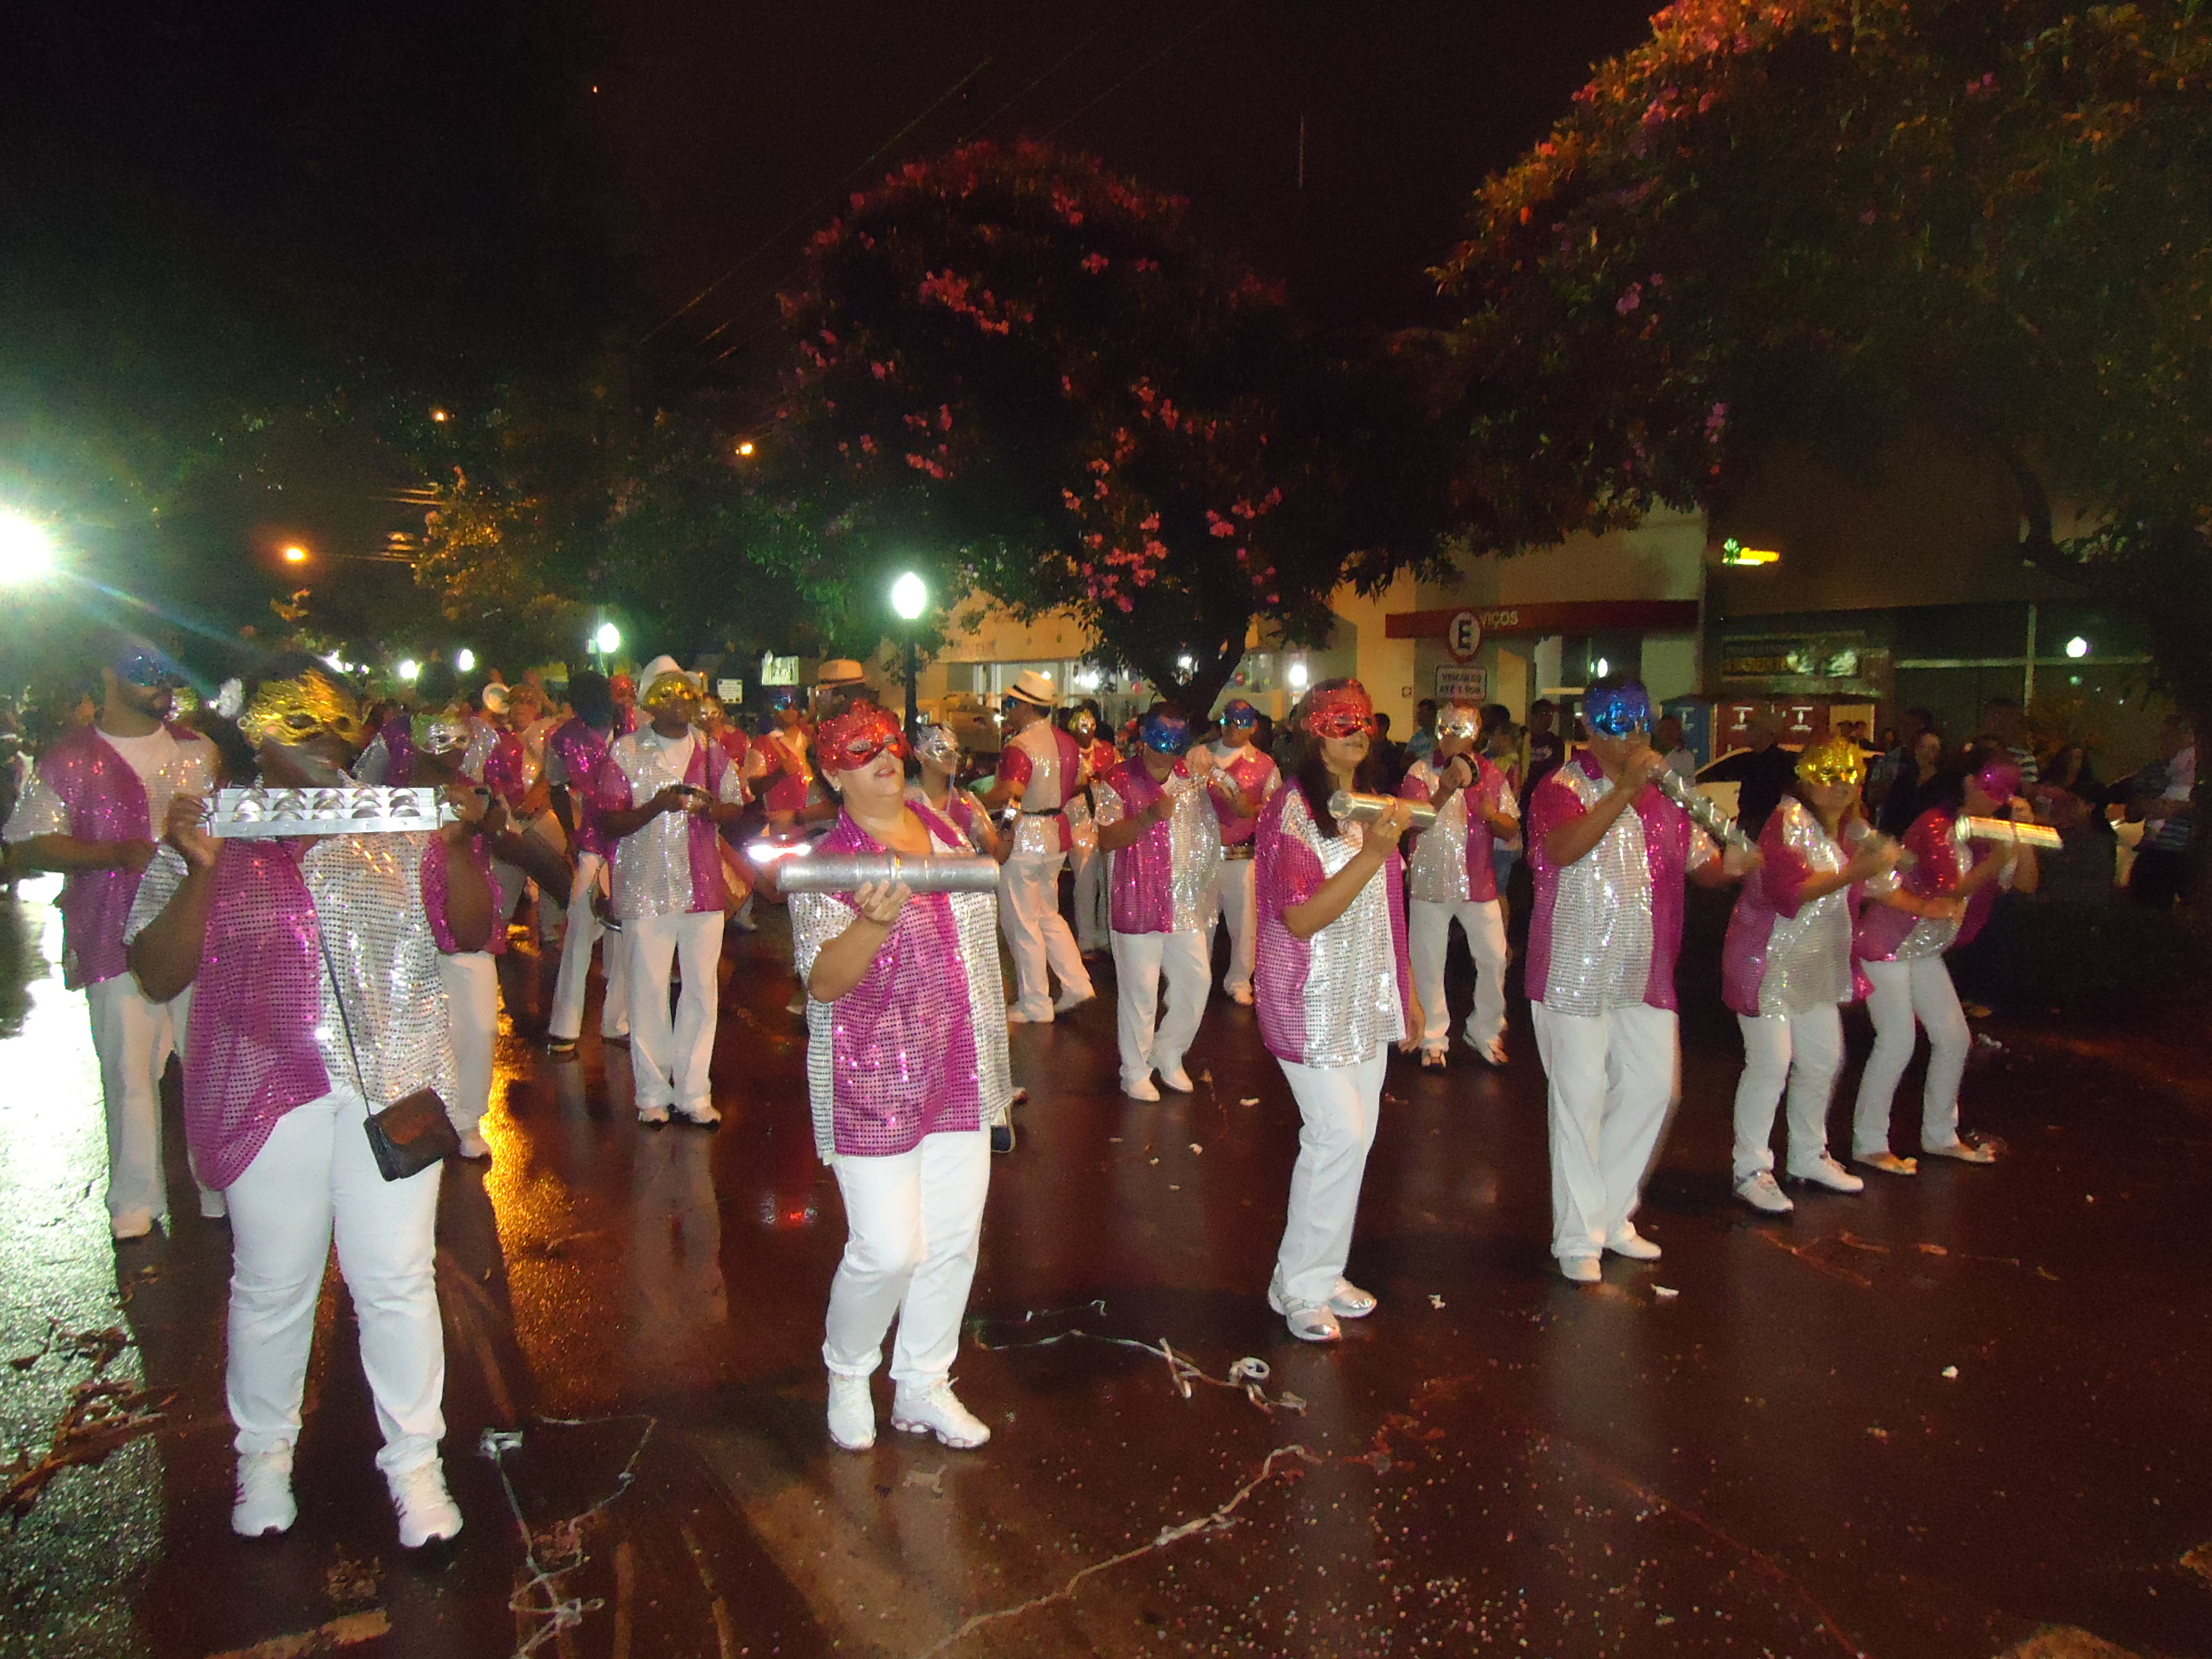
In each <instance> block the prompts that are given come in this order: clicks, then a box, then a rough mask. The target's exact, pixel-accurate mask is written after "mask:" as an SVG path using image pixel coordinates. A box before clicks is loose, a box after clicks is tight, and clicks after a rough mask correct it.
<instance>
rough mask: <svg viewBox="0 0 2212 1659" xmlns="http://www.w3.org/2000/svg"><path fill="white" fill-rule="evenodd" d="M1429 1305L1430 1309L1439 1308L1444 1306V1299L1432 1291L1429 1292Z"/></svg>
mask: <svg viewBox="0 0 2212 1659" xmlns="http://www.w3.org/2000/svg"><path fill="white" fill-rule="evenodd" d="M1429 1305H1430V1306H1431V1308H1441V1307H1443V1305H1444V1299H1443V1297H1440V1296H1438V1295H1437V1293H1436V1292H1435V1291H1430V1292H1429Z"/></svg>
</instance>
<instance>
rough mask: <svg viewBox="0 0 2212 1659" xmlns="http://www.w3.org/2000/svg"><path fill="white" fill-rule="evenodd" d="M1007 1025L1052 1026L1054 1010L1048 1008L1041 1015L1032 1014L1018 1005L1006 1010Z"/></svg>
mask: <svg viewBox="0 0 2212 1659" xmlns="http://www.w3.org/2000/svg"><path fill="white" fill-rule="evenodd" d="M1006 1024H1009V1025H1049V1024H1052V1010H1051V1009H1050V1008H1047V1009H1046V1010H1045V1011H1044V1012H1042V1013H1041V1014H1032V1013H1030V1012H1027V1011H1026V1010H1024V1008H1023V1007H1022V1006H1021V1005H1020V1004H1018V1003H1017V1004H1015V1005H1014V1006H1012V1007H1010V1008H1008V1009H1007V1010H1006Z"/></svg>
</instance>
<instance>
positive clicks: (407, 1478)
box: [384, 1457, 461, 1550]
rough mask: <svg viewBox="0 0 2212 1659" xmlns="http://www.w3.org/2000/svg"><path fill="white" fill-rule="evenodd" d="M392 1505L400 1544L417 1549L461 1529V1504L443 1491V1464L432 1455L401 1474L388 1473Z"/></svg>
mask: <svg viewBox="0 0 2212 1659" xmlns="http://www.w3.org/2000/svg"><path fill="white" fill-rule="evenodd" d="M384 1483H385V1485H386V1486H389V1487H390V1488H391V1489H392V1508H393V1509H395V1510H398V1511H399V1547H400V1548H402V1549H407V1550H419V1549H421V1548H422V1547H423V1546H424V1545H425V1544H435V1543H441V1542H443V1541H445V1540H447V1539H448V1538H452V1537H454V1536H456V1535H457V1534H459V1532H460V1530H461V1510H460V1505H459V1504H456V1503H454V1502H453V1495H452V1494H451V1493H450V1492H447V1490H446V1470H445V1466H444V1465H443V1464H441V1462H438V1460H437V1459H436V1458H435V1457H434V1458H432V1459H431V1460H430V1461H429V1462H427V1463H417V1464H416V1466H415V1467H414V1468H411V1469H409V1470H407V1471H406V1472H404V1474H387V1475H386V1476H385V1477H384Z"/></svg>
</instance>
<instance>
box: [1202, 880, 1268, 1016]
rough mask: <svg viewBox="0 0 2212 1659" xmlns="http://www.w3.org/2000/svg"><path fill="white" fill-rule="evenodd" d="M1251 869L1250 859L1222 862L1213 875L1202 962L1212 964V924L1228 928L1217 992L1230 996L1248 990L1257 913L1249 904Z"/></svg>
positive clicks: (1253, 905) (1251, 891)
mask: <svg viewBox="0 0 2212 1659" xmlns="http://www.w3.org/2000/svg"><path fill="white" fill-rule="evenodd" d="M1254 871H1255V866H1254V864H1253V862H1252V860H1250V859H1224V860H1221V865H1220V867H1219V868H1218V870H1216V871H1215V872H1214V876H1213V890H1212V893H1211V894H1210V895H1209V896H1208V901H1207V915H1206V962H1207V963H1208V965H1209V967H1210V966H1211V964H1212V960H1213V924H1214V923H1215V922H1216V921H1220V922H1223V923H1225V924H1226V925H1227V927H1228V928H1229V971H1228V972H1227V973H1225V974H1224V975H1222V976H1221V988H1222V989H1223V990H1225V991H1227V992H1229V993H1230V994H1231V995H1234V994H1236V993H1237V992H1238V991H1240V990H1241V991H1245V992H1249V991H1250V990H1251V988H1252V958H1253V953H1254V951H1255V946H1256V945H1257V944H1258V941H1259V937H1260V913H1259V908H1258V907H1257V906H1256V905H1255V902H1253V894H1254V887H1253V875H1254Z"/></svg>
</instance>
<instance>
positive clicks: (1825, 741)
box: [1797, 733, 1866, 789]
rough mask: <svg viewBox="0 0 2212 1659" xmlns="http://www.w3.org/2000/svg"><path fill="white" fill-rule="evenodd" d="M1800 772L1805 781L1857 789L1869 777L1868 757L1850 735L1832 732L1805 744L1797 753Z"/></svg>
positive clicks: (1800, 778)
mask: <svg viewBox="0 0 2212 1659" xmlns="http://www.w3.org/2000/svg"><path fill="white" fill-rule="evenodd" d="M1797 776H1798V778H1799V780H1800V781H1802V782H1805V783H1809V784H1814V785H1816V786H1819V787H1832V786H1834V785H1837V784H1842V785H1844V786H1846V787H1850V788H1852V789H1856V788H1857V787H1859V785H1861V784H1862V783H1863V782H1865V781H1866V757H1865V756H1864V755H1863V754H1861V753H1860V752H1859V746H1858V744H1855V743H1853V742H1852V741H1851V740H1850V738H1845V737H1839V736H1837V735H1836V734H1834V733H1830V734H1829V735H1828V736H1826V737H1825V738H1821V739H1820V741H1819V742H1817V743H1808V744H1806V745H1805V749H1804V752H1803V753H1802V754H1801V755H1799V756H1798V757H1797Z"/></svg>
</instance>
